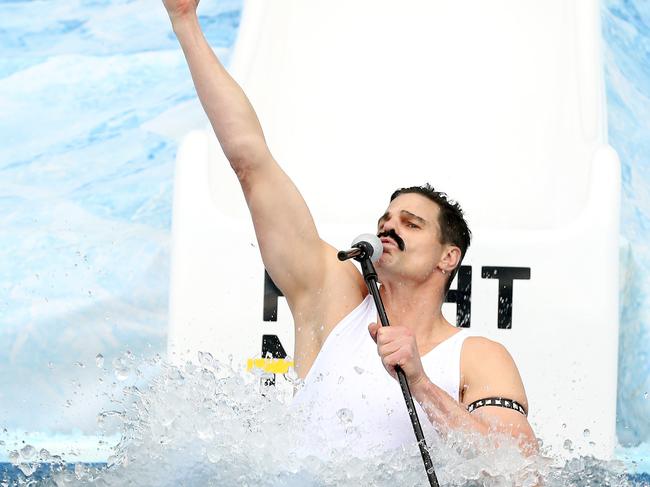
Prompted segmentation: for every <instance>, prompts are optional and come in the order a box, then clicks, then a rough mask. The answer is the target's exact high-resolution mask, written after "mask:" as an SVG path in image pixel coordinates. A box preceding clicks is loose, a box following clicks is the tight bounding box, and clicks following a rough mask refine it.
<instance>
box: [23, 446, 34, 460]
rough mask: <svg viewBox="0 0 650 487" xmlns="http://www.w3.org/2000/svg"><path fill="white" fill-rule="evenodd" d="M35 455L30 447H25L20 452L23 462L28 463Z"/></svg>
mask: <svg viewBox="0 0 650 487" xmlns="http://www.w3.org/2000/svg"><path fill="white" fill-rule="evenodd" d="M35 454H36V448H34V447H33V446H32V445H25V446H24V447H23V448H22V449H21V450H20V456H22V457H23V460H26V461H30V460H31V459H32V457H33V456H34V455H35Z"/></svg>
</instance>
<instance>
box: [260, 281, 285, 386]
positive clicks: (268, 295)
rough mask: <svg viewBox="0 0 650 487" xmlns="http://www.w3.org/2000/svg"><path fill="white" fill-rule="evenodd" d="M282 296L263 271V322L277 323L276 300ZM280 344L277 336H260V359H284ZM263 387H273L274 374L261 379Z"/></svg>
mask: <svg viewBox="0 0 650 487" xmlns="http://www.w3.org/2000/svg"><path fill="white" fill-rule="evenodd" d="M280 296H284V294H282V291H280V289H279V288H278V287H277V286H276V285H275V283H274V282H273V280H272V279H271V276H269V273H268V272H266V270H265V271H264V308H263V309H262V318H263V319H264V321H278V298H279V297H280ZM286 356H287V352H285V350H284V347H283V346H282V343H280V339H279V338H278V336H277V335H262V358H267V357H271V358H286ZM263 382H264V385H266V386H272V385H275V374H274V375H273V378H269V379H263Z"/></svg>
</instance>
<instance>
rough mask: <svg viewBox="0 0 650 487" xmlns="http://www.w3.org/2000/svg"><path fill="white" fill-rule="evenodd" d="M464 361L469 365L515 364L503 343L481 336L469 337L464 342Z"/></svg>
mask: <svg viewBox="0 0 650 487" xmlns="http://www.w3.org/2000/svg"><path fill="white" fill-rule="evenodd" d="M462 359H463V361H465V362H466V363H467V364H468V365H474V364H476V365H479V364H483V365H485V364H487V365H499V364H501V365H507V364H508V363H512V364H514V361H513V359H512V356H511V355H510V353H509V352H508V350H507V349H506V347H504V346H503V345H502V344H501V343H499V342H495V341H494V340H490V339H489V338H485V337H481V336H471V337H467V339H466V340H465V343H464V344H463V356H462Z"/></svg>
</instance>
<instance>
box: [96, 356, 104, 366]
mask: <svg viewBox="0 0 650 487" xmlns="http://www.w3.org/2000/svg"><path fill="white" fill-rule="evenodd" d="M95 363H96V364H97V367H99V368H100V369H101V368H102V367H103V366H104V356H103V355H102V354H101V353H98V354H97V355H96V356H95Z"/></svg>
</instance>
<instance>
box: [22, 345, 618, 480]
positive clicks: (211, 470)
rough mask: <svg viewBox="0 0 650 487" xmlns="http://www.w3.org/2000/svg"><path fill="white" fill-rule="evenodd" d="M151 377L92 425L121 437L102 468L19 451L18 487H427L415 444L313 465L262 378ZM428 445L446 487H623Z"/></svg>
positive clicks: (592, 462)
mask: <svg viewBox="0 0 650 487" xmlns="http://www.w3.org/2000/svg"><path fill="white" fill-rule="evenodd" d="M122 358H123V359H124V360H116V361H115V365H114V368H115V370H118V371H124V369H126V368H128V369H129V370H134V369H138V368H144V367H143V366H141V365H138V364H136V363H135V360H134V359H133V356H132V355H130V354H128V353H127V354H125V355H124V356H123V357H122ZM125 362H128V367H126V366H125V365H126V364H125ZM147 365H149V366H151V365H153V366H154V367H155V372H156V373H155V374H154V376H153V378H152V379H151V380H150V381H149V383H148V384H146V385H141V386H139V387H138V386H136V385H128V386H125V387H123V388H122V389H121V390H120V391H119V392H117V393H115V394H114V397H112V398H111V399H112V402H113V403H114V404H115V405H116V407H115V409H113V410H109V411H102V412H100V413H99V414H98V424H99V426H100V429H101V430H102V432H103V433H104V434H107V435H109V434H111V433H112V432H114V431H119V432H120V436H121V439H120V441H119V443H118V444H117V445H116V446H115V447H114V449H113V454H112V455H111V457H110V458H109V460H108V465H107V466H104V467H97V466H92V465H84V464H81V463H77V464H76V465H75V466H74V468H73V469H70V468H67V467H66V462H65V459H64V458H62V457H61V456H57V455H51V454H50V453H49V452H48V451H47V450H44V449H41V450H40V451H39V452H38V453H37V450H36V448H35V447H34V446H32V445H26V446H24V447H23V448H22V449H20V450H19V451H18V450H17V451H13V452H11V454H10V459H11V462H12V463H13V464H14V465H16V466H17V467H18V468H19V469H20V470H21V471H22V473H23V475H24V477H23V478H21V479H19V480H18V482H17V485H37V484H35V483H34V479H33V478H30V477H31V476H32V475H33V474H34V472H35V470H36V468H37V466H38V465H39V464H44V463H45V464H48V465H49V466H50V470H49V474H48V475H47V476H46V478H45V479H43V480H41V483H39V484H38V485H56V486H59V485H70V486H86V485H101V486H106V485H134V486H139V485H142V486H150V485H156V486H176V485H181V484H182V485H206V486H211V485H215V486H217V485H256V486H358V485H374V486H394V485H405V486H408V485H413V486H415V485H425V484H426V475H425V472H424V467H423V465H422V460H421V457H420V454H419V450H418V448H417V446H416V445H415V440H414V442H413V445H409V446H408V447H405V448H403V449H400V450H395V451H384V452H382V451H373V452H371V454H368V455H361V456H355V455H352V454H350V451H352V449H347V448H338V449H335V450H333V451H332V452H331V455H329V456H328V458H319V457H317V456H314V455H310V454H309V453H308V451H309V450H308V449H306V448H305V445H306V444H309V443H313V442H318V437H317V433H316V431H317V429H316V428H314V423H313V422H310V420H309V416H308V415H305V414H303V413H302V412H299V411H296V410H294V409H293V408H291V407H287V400H286V395H284V394H281V393H279V392H278V391H277V390H276V388H275V387H273V386H267V385H265V384H267V383H268V382H267V381H266V379H268V377H265V376H263V375H260V374H251V373H248V372H243V371H241V372H240V371H236V370H234V369H233V367H232V366H231V365H227V364H224V363H222V362H219V361H218V360H215V359H214V358H213V357H212V356H211V355H210V354H208V353H201V354H199V360H198V363H196V364H195V363H186V364H185V365H183V366H174V365H172V364H169V363H166V362H164V361H162V360H160V359H155V360H153V361H151V362H149V363H148V364H147ZM136 366H137V367H136ZM105 373H106V374H109V373H111V372H110V371H105ZM112 373H113V374H114V373H115V371H113V372H112ZM293 379H294V380H295V377H294V378H293ZM295 382H296V384H297V387H300V386H301V384H300V381H298V380H295ZM339 418H340V419H341V421H344V422H346V424H349V425H350V428H349V429H350V430H351V431H355V428H354V424H355V421H356V420H357V418H354V417H353V416H352V415H351V414H348V413H347V411H340V414H339ZM346 431H347V429H346ZM427 439H428V444H429V447H430V451H431V456H432V458H433V461H434V465H435V469H436V474H437V476H438V479H439V481H440V484H441V485H445V486H447V485H450V486H456V485H458V486H460V485H466V486H474V485H486V486H497V485H522V486H528V485H530V486H532V485H536V484H538V482H539V480H540V479H544V480H543V481H544V484H545V485H550V486H555V485H558V486H559V485H626V482H627V481H626V477H625V475H624V474H623V472H622V468H621V464H619V463H616V462H604V461H601V460H598V459H595V458H592V457H580V458H574V459H572V460H570V461H569V462H565V463H563V464H562V463H558V461H554V460H552V459H551V458H550V457H548V456H542V455H540V456H535V457H528V458H527V457H524V456H522V455H521V454H520V453H519V450H518V449H517V447H516V445H515V444H514V442H513V441H511V440H507V439H505V438H495V437H490V438H489V439H486V438H482V437H478V436H475V435H468V434H464V433H459V432H455V433H452V434H450V435H448V436H447V437H445V438H440V437H439V436H437V435H436V434H435V433H434V432H433V430H431V431H428V432H427ZM350 441H351V442H353V441H354V435H350ZM497 441H498V443H499V444H500V446H499V448H496V447H495V446H494V444H495V443H496V442H497Z"/></svg>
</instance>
